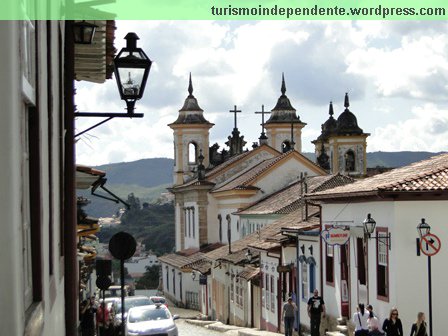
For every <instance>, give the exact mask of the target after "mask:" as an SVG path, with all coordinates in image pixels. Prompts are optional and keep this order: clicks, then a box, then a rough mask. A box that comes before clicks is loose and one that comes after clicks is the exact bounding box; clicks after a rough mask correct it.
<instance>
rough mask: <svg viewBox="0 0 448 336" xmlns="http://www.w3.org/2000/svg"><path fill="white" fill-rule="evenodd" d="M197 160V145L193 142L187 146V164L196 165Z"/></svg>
mask: <svg viewBox="0 0 448 336" xmlns="http://www.w3.org/2000/svg"><path fill="white" fill-rule="evenodd" d="M197 160H198V145H197V144H196V143H194V142H190V143H189V144H188V163H189V164H196V163H197Z"/></svg>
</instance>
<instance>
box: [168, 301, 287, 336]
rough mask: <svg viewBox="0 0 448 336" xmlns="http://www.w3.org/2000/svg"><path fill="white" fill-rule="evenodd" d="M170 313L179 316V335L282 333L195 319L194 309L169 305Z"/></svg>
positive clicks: (261, 335) (266, 335)
mask: <svg viewBox="0 0 448 336" xmlns="http://www.w3.org/2000/svg"><path fill="white" fill-rule="evenodd" d="M169 309H170V311H171V313H172V314H177V315H179V316H180V319H179V320H176V325H177V327H178V329H179V336H218V335H220V336H279V335H282V334H278V333H273V332H269V331H264V330H258V329H254V328H243V327H236V326H232V325H227V324H223V323H221V322H215V321H204V320H199V319H198V320H197V319H196V317H198V316H199V312H198V311H195V310H189V309H183V308H177V307H174V306H171V307H169Z"/></svg>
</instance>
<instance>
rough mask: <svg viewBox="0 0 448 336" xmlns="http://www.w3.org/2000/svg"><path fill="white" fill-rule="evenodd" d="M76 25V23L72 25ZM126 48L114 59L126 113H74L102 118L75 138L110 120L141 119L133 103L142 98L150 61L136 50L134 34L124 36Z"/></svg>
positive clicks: (119, 89)
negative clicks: (102, 118)
mask: <svg viewBox="0 0 448 336" xmlns="http://www.w3.org/2000/svg"><path fill="white" fill-rule="evenodd" d="M74 25H76V23H75V24H74ZM125 39H126V47H125V48H122V49H121V50H120V52H119V53H118V55H117V56H116V57H115V58H114V74H115V78H116V80H117V85H118V91H119V93H120V97H121V99H123V100H124V101H126V109H127V113H121V112H120V113H117V112H75V117H104V118H107V119H104V120H103V121H101V122H99V123H97V124H95V125H93V126H91V127H89V128H88V129H86V130H84V131H82V132H79V133H78V134H75V138H76V137H78V136H80V135H82V134H84V133H86V132H88V131H90V130H92V129H93V128H95V127H97V126H99V125H101V124H104V123H105V122H107V121H109V120H111V119H112V118H142V117H143V113H134V108H135V102H136V101H137V100H139V99H140V98H142V96H143V93H144V91H145V86H146V81H147V79H148V75H149V70H150V69H151V64H152V61H151V60H150V59H149V58H148V56H146V54H145V52H144V51H143V50H142V49H141V48H137V40H138V39H139V38H138V36H137V34H136V33H128V34H127V35H126V36H125Z"/></svg>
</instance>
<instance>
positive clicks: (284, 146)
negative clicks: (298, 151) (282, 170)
mask: <svg viewBox="0 0 448 336" xmlns="http://www.w3.org/2000/svg"><path fill="white" fill-rule="evenodd" d="M290 150H291V143H290V142H289V141H288V140H285V141H283V143H282V153H286V152H289V151H290Z"/></svg>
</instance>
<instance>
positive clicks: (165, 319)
mask: <svg viewBox="0 0 448 336" xmlns="http://www.w3.org/2000/svg"><path fill="white" fill-rule="evenodd" d="M178 318H179V316H178V315H171V313H170V311H169V310H168V308H167V307H166V306H165V305H163V304H160V303H158V304H155V305H151V306H142V307H135V308H131V309H129V313H128V316H127V321H126V336H150V335H166V336H178V331H177V326H176V324H175V323H174V320H177V319H178Z"/></svg>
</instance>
